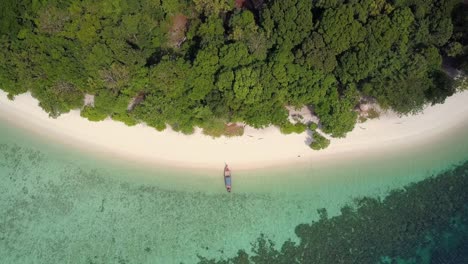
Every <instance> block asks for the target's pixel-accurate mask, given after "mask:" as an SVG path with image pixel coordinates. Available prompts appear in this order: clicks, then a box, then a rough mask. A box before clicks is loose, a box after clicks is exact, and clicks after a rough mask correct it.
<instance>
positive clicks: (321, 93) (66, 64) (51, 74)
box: [0, 0, 468, 137]
mask: <svg viewBox="0 0 468 264" xmlns="http://www.w3.org/2000/svg"><path fill="white" fill-rule="evenodd" d="M466 10H467V7H466V5H464V4H463V1H462V0H347V1H340V0H315V1H305V0H248V1H239V0H237V1H234V0H217V1H211V0H141V1H134V0H98V1H96V0H48V1H44V0H4V1H2V8H1V10H0V36H1V37H0V61H1V62H2V63H1V64H0V88H1V89H2V90H4V91H6V92H8V94H9V97H10V98H14V96H15V95H18V94H21V93H25V92H27V91H30V92H31V93H32V95H33V96H34V97H35V98H37V99H38V100H39V101H40V106H41V107H42V108H43V109H44V110H45V111H47V112H48V113H49V114H50V116H52V117H57V116H59V115H60V114H62V113H66V112H68V111H70V110H71V109H81V115H82V116H83V117H85V118H88V119H89V120H92V121H99V120H103V119H105V118H106V117H111V118H112V119H114V120H118V121H121V122H124V123H126V124H127V125H134V124H137V123H139V122H144V123H146V124H148V125H149V126H152V127H154V128H156V129H158V130H163V129H165V128H166V125H170V126H171V127H172V128H173V129H174V130H176V131H181V132H182V133H187V134H189V133H192V132H193V131H194V127H195V126H198V127H202V128H206V131H205V132H206V133H208V134H212V135H219V134H220V131H221V130H223V129H225V127H224V126H223V124H229V123H231V122H232V123H234V122H244V123H245V124H247V125H250V126H253V127H256V128H261V127H265V126H269V125H276V126H280V127H282V128H283V130H284V131H286V132H296V131H301V130H302V129H304V126H301V125H297V126H292V125H291V124H288V119H287V117H288V112H287V110H286V108H285V106H294V107H301V106H304V105H307V106H311V107H313V109H315V114H316V115H317V116H318V117H319V118H320V122H321V129H322V130H323V132H325V133H327V134H329V135H331V136H333V137H343V136H345V135H346V133H347V132H348V131H350V130H352V129H353V127H354V125H355V123H356V120H357V113H356V112H355V111H354V108H355V106H356V104H357V103H358V101H359V99H360V97H361V96H367V97H373V98H375V99H376V100H377V101H378V102H379V103H380V105H381V106H383V107H386V108H392V109H393V110H395V111H397V112H398V113H400V114H410V113H414V112H417V111H419V110H420V109H422V107H423V106H424V105H425V104H428V103H432V104H434V103H441V102H443V101H444V99H445V98H446V97H447V96H450V95H452V94H453V93H454V92H455V88H454V86H453V85H451V84H450V78H448V77H447V76H446V74H445V73H444V71H443V69H442V60H443V58H451V60H450V61H451V65H452V66H454V67H457V68H459V69H464V70H465V71H466V70H467V67H468V66H467V60H466V58H467V56H468V51H467V47H468V46H467V45H468V37H467V28H468V27H467V23H466V22H467V14H468V12H466ZM85 94H90V95H93V96H94V103H93V104H90V105H86V106H84V102H83V98H84V95H85Z"/></svg>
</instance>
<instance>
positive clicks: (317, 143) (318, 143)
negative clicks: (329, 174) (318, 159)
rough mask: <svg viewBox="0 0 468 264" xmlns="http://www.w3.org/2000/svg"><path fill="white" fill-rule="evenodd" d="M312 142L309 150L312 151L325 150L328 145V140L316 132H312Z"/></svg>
mask: <svg viewBox="0 0 468 264" xmlns="http://www.w3.org/2000/svg"><path fill="white" fill-rule="evenodd" d="M313 139H314V140H313V141H312V142H311V143H310V145H309V146H310V148H311V149H313V150H321V149H325V148H327V147H328V146H329V145H330V140H329V139H327V138H326V137H324V136H322V135H320V134H319V133H317V132H316V131H314V132H313Z"/></svg>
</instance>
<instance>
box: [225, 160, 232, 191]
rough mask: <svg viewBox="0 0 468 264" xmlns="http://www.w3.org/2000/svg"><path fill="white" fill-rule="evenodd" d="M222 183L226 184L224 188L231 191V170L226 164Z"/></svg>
mask: <svg viewBox="0 0 468 264" xmlns="http://www.w3.org/2000/svg"><path fill="white" fill-rule="evenodd" d="M224 185H226V190H227V191H228V192H231V170H230V169H229V167H228V165H227V164H226V165H225V166H224Z"/></svg>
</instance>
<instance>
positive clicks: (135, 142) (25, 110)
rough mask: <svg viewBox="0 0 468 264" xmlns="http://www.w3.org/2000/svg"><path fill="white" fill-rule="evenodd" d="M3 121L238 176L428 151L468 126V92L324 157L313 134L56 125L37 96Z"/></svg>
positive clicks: (68, 121)
mask: <svg viewBox="0 0 468 264" xmlns="http://www.w3.org/2000/svg"><path fill="white" fill-rule="evenodd" d="M0 120H2V122H5V121H8V122H11V123H13V124H15V125H16V126H20V127H23V128H25V129H27V130H30V131H33V132H35V133H38V134H40V135H43V136H46V137H49V138H53V139H54V140H57V141H60V142H63V143H65V144H67V145H72V146H75V147H78V148H81V149H85V150H86V151H89V152H91V153H95V154H105V155H117V156H119V157H120V158H125V159H131V160H138V161H142V162H145V163H146V162H148V163H151V164H156V165H162V164H163V165H168V166H176V167H179V168H180V167H183V168H185V167H190V168H203V169H219V168H220V167H222V166H223V165H224V162H228V163H229V164H230V166H231V167H233V168H235V169H236V170H243V169H252V168H261V167H268V166H279V165H281V166H284V165H287V164H293V163H311V162H316V161H324V160H327V161H333V162H334V163H336V162H337V161H338V160H339V159H340V158H350V157H352V156H355V155H356V154H359V156H360V157H361V158H362V157H363V156H362V155H363V154H364V155H366V153H368V154H369V155H375V153H376V151H377V152H380V151H386V150H389V149H398V148H400V147H403V146H408V145H409V144H421V143H427V142H428V141H430V140H434V139H436V137H437V136H441V135H443V133H444V132H447V131H450V130H451V129H455V128H456V127H457V125H460V124H463V123H466V122H467V121H468V91H465V92H463V93H459V94H457V95H455V96H453V97H451V98H448V99H447V100H446V103H445V104H443V105H436V106H434V107H428V108H427V109H425V110H424V112H423V113H422V114H419V115H416V116H407V117H402V118H399V117H397V116H396V115H395V114H385V115H383V116H382V117H380V119H378V120H370V121H367V122H366V123H363V124H357V125H356V128H355V129H354V131H352V132H350V133H348V135H347V137H346V138H345V139H333V140H332V143H331V145H330V147H329V148H328V149H326V150H324V151H313V150H311V149H310V148H309V147H308V146H307V145H306V144H305V141H307V138H308V135H307V134H306V133H303V134H300V135H298V134H293V135H282V134H281V133H280V132H279V130H278V129H277V128H274V127H270V128H267V129H261V130H255V129H252V128H249V127H246V129H245V134H244V136H242V137H236V138H225V137H222V138H218V139H213V138H211V137H208V136H205V135H203V134H201V133H200V131H199V130H197V132H196V133H195V134H194V135H190V136H186V135H182V134H179V133H177V132H174V131H171V130H166V131H164V132H157V131H156V130H155V129H153V128H150V127H147V126H145V125H137V126H135V127H126V126H125V125H124V124H122V123H118V122H114V121H112V120H105V121H102V122H97V123H96V122H89V121H87V120H86V119H84V118H81V117H80V115H79V112H78V111H72V112H71V113H68V114H64V115H62V116H60V117H59V118H57V119H52V118H49V117H48V115H47V114H46V113H45V112H44V111H42V109H41V108H40V107H39V106H38V102H37V100H35V99H34V98H32V97H31V95H30V94H23V95H20V96H17V97H16V98H15V100H14V101H10V100H8V99H7V98H6V94H5V93H4V92H2V91H0ZM298 155H300V157H298Z"/></svg>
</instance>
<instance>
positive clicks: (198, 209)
mask: <svg viewBox="0 0 468 264" xmlns="http://www.w3.org/2000/svg"><path fill="white" fill-rule="evenodd" d="M467 134H468V126H460V128H459V129H457V130H456V132H450V133H447V134H446V135H444V136H443V137H442V138H440V139H438V140H436V141H434V142H432V143H431V144H426V145H421V146H418V147H412V148H409V147H408V148H404V149H401V150H399V151H393V152H388V153H383V154H376V155H373V156H372V157H359V156H356V157H355V158H354V159H353V160H349V161H345V162H340V163H339V164H333V163H332V162H328V163H327V164H308V165H304V166H301V167H299V168H284V169H275V170H255V171H251V172H242V173H237V174H235V175H234V192H233V193H231V194H227V193H226V192H225V190H224V186H223V181H222V177H221V176H219V177H218V175H216V174H217V173H216V172H199V171H196V172H188V171H177V170H171V169H167V168H165V169H164V168H160V169H154V168H140V167H138V166H136V165H133V164H130V163H129V162H123V161H122V160H116V159H114V160H105V159H103V158H98V157H97V156H96V155H93V154H89V153H82V152H78V151H76V150H72V149H69V148H67V146H63V145H60V144H57V143H54V142H53V140H50V139H47V140H46V139H42V138H37V137H36V136H34V135H33V134H31V133H28V132H25V131H22V130H20V129H18V128H15V127H13V126H11V125H9V124H7V123H5V122H3V123H0V181H1V184H0V211H1V212H2V213H0V259H2V262H3V263H179V262H181V261H182V262H185V263H193V262H196V261H197V254H199V255H202V256H205V257H217V258H219V257H228V256H232V255H234V254H235V253H236V252H237V250H238V249H241V248H244V249H249V248H250V242H252V241H254V240H255V239H256V238H257V237H258V236H259V234H261V233H263V234H265V235H266V236H267V237H268V238H270V239H272V240H273V241H276V242H278V243H279V242H282V241H284V240H286V239H288V238H291V239H293V240H295V235H294V227H295V226H296V225H298V224H300V223H308V222H310V221H311V220H313V219H316V218H317V212H316V210H317V209H318V208H327V210H328V212H329V214H330V215H333V214H337V213H338V212H339V208H340V207H341V206H342V205H344V204H346V203H349V202H351V201H352V199H353V198H356V197H361V196H364V195H371V196H377V195H381V196H383V195H385V194H386V193H387V192H388V191H389V190H391V189H394V188H400V187H402V186H404V185H406V184H408V183H410V182H414V181H418V180H421V179H424V178H425V177H428V176H430V175H432V174H435V173H437V172H439V171H441V170H445V169H447V168H450V167H451V166H453V165H454V164H458V163H460V162H461V161H464V160H467V159H468V138H467V137H466V135H467ZM221 169H222V168H221ZM204 174H213V175H208V176H207V175H204Z"/></svg>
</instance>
